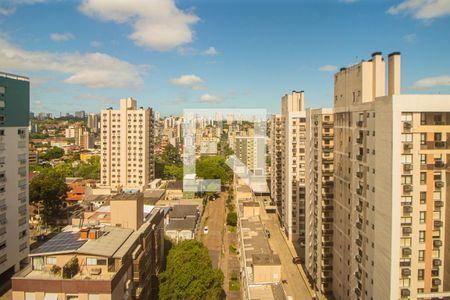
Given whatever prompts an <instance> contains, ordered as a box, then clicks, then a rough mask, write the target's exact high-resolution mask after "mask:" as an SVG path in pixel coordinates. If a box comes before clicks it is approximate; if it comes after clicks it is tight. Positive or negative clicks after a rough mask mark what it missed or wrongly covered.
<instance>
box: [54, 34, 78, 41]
mask: <svg viewBox="0 0 450 300" xmlns="http://www.w3.org/2000/svg"><path fill="white" fill-rule="evenodd" d="M74 38H75V36H74V35H73V34H72V33H70V32H64V33H57V32H55V33H52V34H50V39H52V40H53V41H55V42H66V41H69V40H73V39H74Z"/></svg>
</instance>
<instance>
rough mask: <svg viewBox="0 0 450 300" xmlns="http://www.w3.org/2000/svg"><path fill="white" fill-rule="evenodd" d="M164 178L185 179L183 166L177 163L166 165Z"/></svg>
mask: <svg viewBox="0 0 450 300" xmlns="http://www.w3.org/2000/svg"><path fill="white" fill-rule="evenodd" d="M163 178H167V179H178V180H181V179H183V167H182V166H175V165H166V166H164V173H163Z"/></svg>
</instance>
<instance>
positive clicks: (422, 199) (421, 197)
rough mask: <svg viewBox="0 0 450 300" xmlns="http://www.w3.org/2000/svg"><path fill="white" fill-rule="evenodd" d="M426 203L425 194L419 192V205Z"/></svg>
mask: <svg viewBox="0 0 450 300" xmlns="http://www.w3.org/2000/svg"><path fill="white" fill-rule="evenodd" d="M426 203H427V192H420V204H426Z"/></svg>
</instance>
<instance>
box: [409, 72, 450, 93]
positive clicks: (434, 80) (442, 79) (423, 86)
mask: <svg viewBox="0 0 450 300" xmlns="http://www.w3.org/2000/svg"><path fill="white" fill-rule="evenodd" d="M437 86H450V76H447V75H443V76H435V77H427V78H423V79H420V80H418V81H416V82H414V83H413V84H412V86H411V87H410V88H409V89H411V90H429V89H431V88H433V87H437Z"/></svg>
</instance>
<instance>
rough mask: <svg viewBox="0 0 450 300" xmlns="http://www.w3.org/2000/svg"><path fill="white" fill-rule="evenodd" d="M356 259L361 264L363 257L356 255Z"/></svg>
mask: <svg viewBox="0 0 450 300" xmlns="http://www.w3.org/2000/svg"><path fill="white" fill-rule="evenodd" d="M355 259H356V261H357V262H358V263H361V256H360V255H356V256H355ZM355 275H356V273H355ZM358 279H360V278H358Z"/></svg>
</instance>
